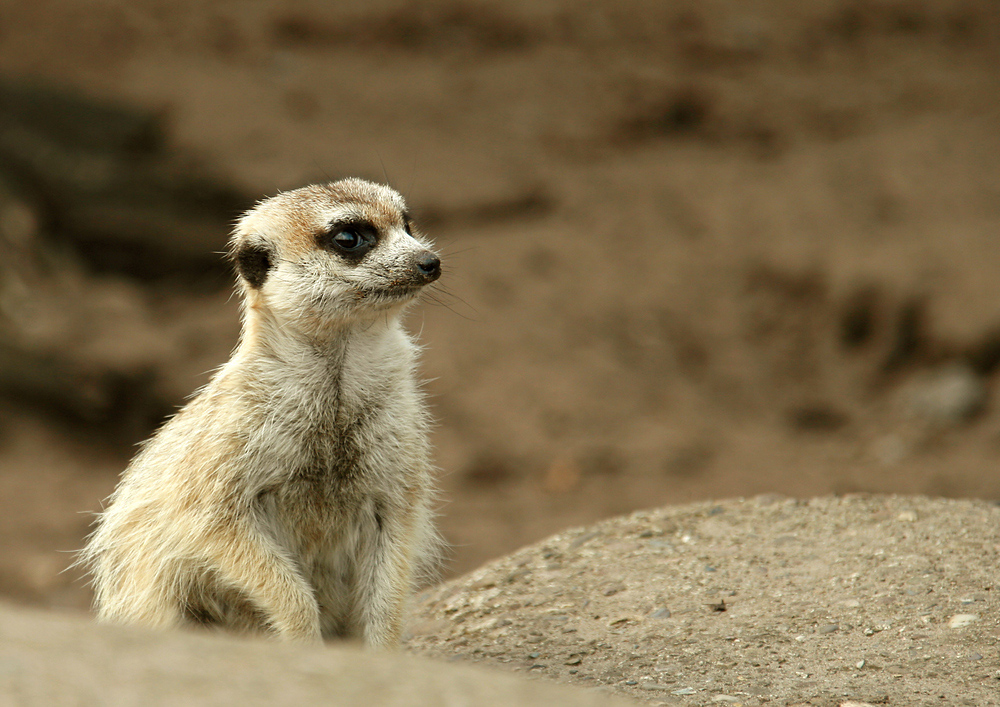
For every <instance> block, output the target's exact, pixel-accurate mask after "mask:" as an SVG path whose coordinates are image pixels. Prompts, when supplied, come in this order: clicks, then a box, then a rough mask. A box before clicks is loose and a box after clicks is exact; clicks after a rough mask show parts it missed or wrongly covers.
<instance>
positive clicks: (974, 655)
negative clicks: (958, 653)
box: [969, 653, 983, 660]
mask: <svg viewBox="0 0 1000 707" xmlns="http://www.w3.org/2000/svg"><path fill="white" fill-rule="evenodd" d="M982 659H983V656H982V655H980V654H979V653H970V654H969V660H982Z"/></svg>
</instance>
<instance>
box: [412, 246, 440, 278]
mask: <svg viewBox="0 0 1000 707" xmlns="http://www.w3.org/2000/svg"><path fill="white" fill-rule="evenodd" d="M416 266H417V270H418V271H419V272H420V275H421V277H423V279H424V281H425V282H434V281H435V280H437V279H438V278H439V277H441V259H440V258H439V257H437V256H436V255H434V254H433V253H432V252H430V251H429V250H426V251H424V252H423V253H421V254H420V255H418V256H417V260H416Z"/></svg>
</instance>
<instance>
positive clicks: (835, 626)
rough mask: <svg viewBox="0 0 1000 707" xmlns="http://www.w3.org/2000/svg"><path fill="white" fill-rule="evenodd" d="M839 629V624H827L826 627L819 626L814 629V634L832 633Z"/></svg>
mask: <svg viewBox="0 0 1000 707" xmlns="http://www.w3.org/2000/svg"><path fill="white" fill-rule="evenodd" d="M839 628H840V625H839V624H827V625H826V626H820V627H819V628H818V629H816V633H833V632H834V631H836V630H837V629H839Z"/></svg>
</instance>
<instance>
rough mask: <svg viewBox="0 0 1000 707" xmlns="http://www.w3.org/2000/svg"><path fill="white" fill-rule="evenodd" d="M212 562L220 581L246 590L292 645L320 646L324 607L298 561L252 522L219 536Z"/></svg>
mask: <svg viewBox="0 0 1000 707" xmlns="http://www.w3.org/2000/svg"><path fill="white" fill-rule="evenodd" d="M214 545H215V547H216V548H217V550H218V551H217V552H216V553H214V556H213V557H212V558H211V562H212V563H213V564H214V565H215V566H216V569H217V570H218V572H219V575H220V577H219V578H220V580H222V581H223V582H226V583H228V584H230V585H232V586H234V587H237V588H239V589H241V590H242V591H243V592H244V593H245V594H246V596H247V598H248V599H249V600H250V601H251V602H252V603H253V604H254V606H256V607H257V608H258V609H259V610H260V611H261V612H262V613H263V614H264V616H265V617H266V620H267V623H268V625H269V627H270V628H271V630H272V631H274V633H275V634H277V635H278V636H279V637H280V638H282V639H285V640H291V641H306V642H310V643H319V642H321V641H322V637H321V635H320V620H319V605H318V604H317V602H316V598H315V596H314V595H313V590H312V588H311V587H310V586H309V584H308V582H306V580H305V579H304V578H303V577H302V574H301V572H300V571H299V570H298V569H297V568H296V566H295V564H294V563H293V562H292V560H291V559H290V558H289V557H287V555H286V554H285V553H284V552H283V551H282V550H281V549H280V548H279V547H278V546H277V545H275V544H274V543H273V542H272V541H271V540H270V539H269V538H267V537H266V536H265V535H264V534H262V533H260V532H258V531H256V530H255V529H254V528H253V527H252V525H251V524H250V523H239V524H236V525H233V526H230V527H228V528H227V529H226V530H225V531H224V533H222V534H220V535H218V536H217V537H216V543H214Z"/></svg>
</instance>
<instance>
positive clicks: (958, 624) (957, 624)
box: [948, 614, 979, 628]
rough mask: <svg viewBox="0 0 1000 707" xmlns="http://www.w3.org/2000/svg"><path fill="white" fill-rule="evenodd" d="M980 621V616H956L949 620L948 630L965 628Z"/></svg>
mask: <svg viewBox="0 0 1000 707" xmlns="http://www.w3.org/2000/svg"><path fill="white" fill-rule="evenodd" d="M978 620H979V614H955V615H954V616H952V617H951V618H950V619H948V628H965V627H966V626H968V625H970V624H974V623H975V622H976V621H978Z"/></svg>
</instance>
